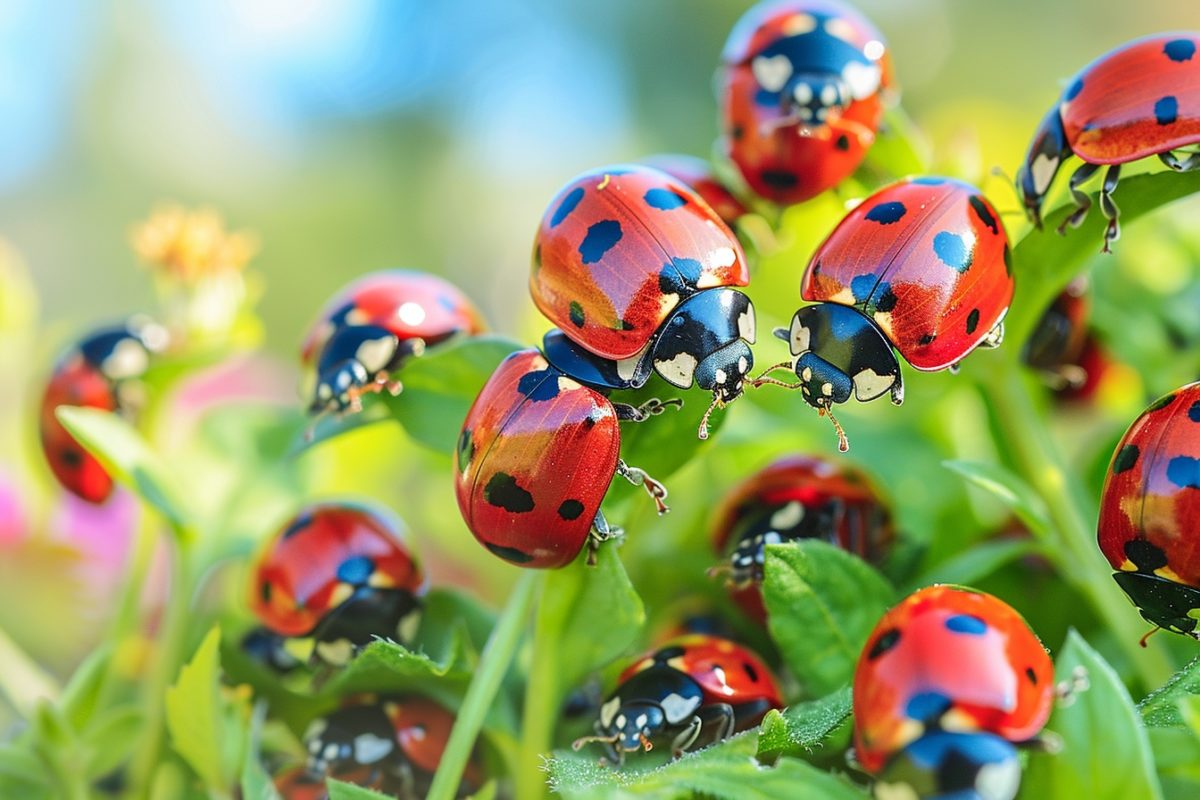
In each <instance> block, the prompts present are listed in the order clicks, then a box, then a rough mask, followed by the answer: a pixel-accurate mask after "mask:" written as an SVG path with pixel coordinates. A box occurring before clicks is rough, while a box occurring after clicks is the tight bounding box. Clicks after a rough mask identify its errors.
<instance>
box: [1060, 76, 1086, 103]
mask: <svg viewBox="0 0 1200 800" xmlns="http://www.w3.org/2000/svg"><path fill="white" fill-rule="evenodd" d="M1082 91H1083V78H1076V79H1075V82H1074V83H1072V84H1071V85H1070V86H1068V87H1067V93H1066V94H1064V95H1063V100H1066V101H1067V102H1068V103H1069V102H1071V101H1072V100H1074V99H1075V98H1076V97H1079V93H1080V92H1082Z"/></svg>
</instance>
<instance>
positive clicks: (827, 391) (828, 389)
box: [821, 381, 833, 397]
mask: <svg viewBox="0 0 1200 800" xmlns="http://www.w3.org/2000/svg"><path fill="white" fill-rule="evenodd" d="M821 394H823V395H825V396H826V397H833V384H832V383H829V382H828V381H826V382H825V383H822V384H821Z"/></svg>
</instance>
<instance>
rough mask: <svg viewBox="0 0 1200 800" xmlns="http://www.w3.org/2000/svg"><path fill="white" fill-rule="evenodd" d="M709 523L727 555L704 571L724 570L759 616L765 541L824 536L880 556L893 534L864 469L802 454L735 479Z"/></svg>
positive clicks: (872, 557) (736, 593)
mask: <svg viewBox="0 0 1200 800" xmlns="http://www.w3.org/2000/svg"><path fill="white" fill-rule="evenodd" d="M711 531H712V543H713V550H714V551H715V552H716V553H717V554H719V555H721V556H722V557H724V558H725V559H726V561H725V562H724V563H723V564H722V565H721V566H720V567H716V568H714V569H713V570H710V572H711V573H713V574H716V573H721V572H724V573H727V574H728V576H729V590H730V593H731V594H732V595H733V598H734V600H735V601H736V602H737V603H738V605H739V606H741V608H742V609H743V610H744V611H745V612H746V614H747V615H749V616H750V617H751V618H752V619H756V620H758V621H760V622H763V621H765V620H766V610H765V608H764V607H763V602H762V594H761V593H760V590H759V586H760V584H761V583H762V579H763V563H764V561H765V558H766V547H767V545H768V544H778V543H780V542H788V541H794V540H796V539H822V540H824V541H827V542H830V543H831V544H834V545H837V546H839V547H841V548H843V549H845V550H847V551H849V552H851V553H854V554H855V555H858V556H860V557H861V558H863V559H865V560H867V561H870V562H872V563H874V564H879V563H881V562H882V561H883V558H884V556H885V555H886V554H887V553H888V552H889V550H890V546H891V543H892V540H893V538H894V536H895V532H894V530H893V528H892V519H891V512H890V511H889V510H888V507H887V504H886V503H885V502H884V501H883V500H882V498H881V497H880V495H879V493H878V492H877V491H876V490H875V488H874V486H873V485H872V483H871V480H870V479H869V478H868V477H867V476H866V475H865V474H863V473H862V472H860V471H859V470H857V469H855V468H853V467H850V466H843V465H839V464H836V463H834V462H832V461H829V460H826V459H823V458H818V457H816V456H802V455H794V456H787V457H785V458H781V459H779V460H778V461H775V462H774V463H772V464H770V465H769V466H767V467H766V468H764V469H762V470H759V471H758V472H756V473H755V474H753V475H751V476H750V477H749V478H747V479H746V480H744V481H742V482H741V483H740V484H738V485H737V486H735V487H733V489H731V490H730V491H729V493H728V494H726V495H725V497H724V499H722V501H721V503H720V505H719V506H718V507H717V511H716V513H715V514H714V516H713V524H712V526H711Z"/></svg>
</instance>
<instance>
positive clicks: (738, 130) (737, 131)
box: [729, 125, 746, 141]
mask: <svg viewBox="0 0 1200 800" xmlns="http://www.w3.org/2000/svg"><path fill="white" fill-rule="evenodd" d="M729 135H730V136H731V137H733V139H734V140H735V141H736V140H738V139H741V138H742V137H743V136H745V135H746V129H745V128H743V127H742V126H741V125H734V126H733V127H732V128H730V129H729Z"/></svg>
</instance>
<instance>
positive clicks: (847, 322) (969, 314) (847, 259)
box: [754, 177, 1013, 451]
mask: <svg viewBox="0 0 1200 800" xmlns="http://www.w3.org/2000/svg"><path fill="white" fill-rule="evenodd" d="M801 294H802V296H803V297H804V299H805V300H810V301H814V302H816V305H810V306H805V307H804V308H801V309H800V310H799V311H797V312H796V315H795V316H794V317H793V318H792V324H791V328H790V330H786V331H785V330H783V329H778V330H776V331H775V335H776V336H778V337H779V338H781V339H784V340H785V341H787V342H788V343H789V345H790V349H791V352H792V355H793V356H794V357H795V360H794V361H793V362H790V363H789V362H784V363H782V364H777V365H775V366H774V367H771V368H770V369H768V370H767V372H766V373H764V374H763V376H760V377H759V378H758V379H756V380H755V381H754V385H756V386H758V385H762V384H763V383H775V384H779V385H782V386H786V387H787V388H790V389H800V390H801V392H802V393H803V394H804V399H805V400H806V401H808V403H809V405H811V406H813V407H814V408H816V409H817V410H818V411H819V412H821V413H822V414H823V415H824V414H828V415H829V417H830V420H831V421H833V424H834V428H835V429H836V430H837V432H838V446H839V449H841V450H843V451H845V450H846V449H848V447H849V445H848V444H847V442H846V437H845V434H843V433H842V431H841V427H840V426H838V424H837V420H836V419H834V417H833V415H832V413H831V410H832V407H833V405H834V404H836V403H843V402H845V401H846V400H848V399H849V398H850V395H851V394H853V395H854V396H855V397H856V398H857V399H858V400H859V401H862V402H865V401H868V400H874V399H875V398H877V397H880V396H881V395H883V394H888V393H890V394H891V398H892V402H893V403H895V404H896V405H899V404H900V403H902V402H903V401H904V384H903V381H902V378H901V375H900V364H899V362H898V361H897V359H896V354H895V353H894V352H893V351H892V348H893V347H895V348H896V350H898V351H899V352H900V354H901V355H902V356H904V358H905V359H907V361H908V363H909V364H911V365H912V366H913V367H915V368H917V369H919V370H922V371H924V372H934V371H937V370H942V369H947V368H949V369H955V368H957V365H958V362H959V361H961V360H962V359H963V358H964V357H965V356H966V355H967V354H968V353H970V352H971V351H972V350H974V349H975V348H976V347H981V346H982V347H996V346H998V345H999V344H1000V341H1001V340H1002V339H1003V337H1004V325H1003V319H1004V315H1005V314H1006V313H1007V312H1008V305H1009V302H1010V301H1011V300H1012V296H1013V277H1012V270H1011V265H1010V251H1009V246H1008V236H1007V234H1006V233H1005V230H1004V225H1003V223H1002V222H1001V221H1000V215H999V214H997V213H996V210H995V209H994V208H992V205H991V203H989V202H988V201H987V199H986V198H984V196H983V195H982V194H980V193H979V190H977V189H976V188H975V187H973V186H971V185H969V184H966V183H963V182H961V181H956V180H953V179H950V178H937V177H921V178H909V179H906V180H902V181H899V182H897V183H894V184H892V185H891V186H887V187H884V188H883V189H880V190H879V191H878V192H876V193H875V194H873V195H871V196H870V197H868V198H867V199H866V200H864V201H863V202H862V203H860V204H859V205H858V206H857V207H856V208H855V209H854V210H853V211H851V212H850V213H849V214H847V215H846V216H845V218H843V219H842V221H841V222H839V223H838V225H837V227H836V228H834V229H833V232H832V233H831V234H829V236H828V237H827V238H826V239H825V241H824V242H822V243H821V245H820V247H818V248H817V251H816V253H814V254H813V257H812V260H811V261H810V262H809V264H808V268H807V269H806V270H805V271H804V278H803V282H802V285H801ZM787 367H791V368H792V370H793V371H794V372H795V373H796V377H798V378H799V379H800V382H799V383H796V384H788V383H783V382H782V381H776V380H773V379H765V375H766V374H767V373H770V372H772V371H774V370H776V369H783V368H787Z"/></svg>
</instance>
